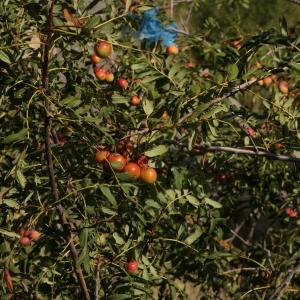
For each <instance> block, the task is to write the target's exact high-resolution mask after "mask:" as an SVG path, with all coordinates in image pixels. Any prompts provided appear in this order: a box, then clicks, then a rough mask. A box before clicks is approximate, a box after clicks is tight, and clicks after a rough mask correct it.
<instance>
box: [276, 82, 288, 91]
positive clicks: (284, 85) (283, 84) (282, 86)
mask: <svg viewBox="0 0 300 300" xmlns="http://www.w3.org/2000/svg"><path fill="white" fill-rule="evenodd" d="M278 88H279V90H280V92H281V93H283V94H287V93H288V92H289V84H288V83H287V82H286V81H284V80H280V81H279V82H278Z"/></svg>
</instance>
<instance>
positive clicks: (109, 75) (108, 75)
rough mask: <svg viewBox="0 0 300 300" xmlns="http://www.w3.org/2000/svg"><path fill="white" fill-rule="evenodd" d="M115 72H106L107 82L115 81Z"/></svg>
mask: <svg viewBox="0 0 300 300" xmlns="http://www.w3.org/2000/svg"><path fill="white" fill-rule="evenodd" d="M114 78H115V77H114V74H113V73H112V72H110V71H108V72H106V77H105V80H106V81H107V82H113V81H114Z"/></svg>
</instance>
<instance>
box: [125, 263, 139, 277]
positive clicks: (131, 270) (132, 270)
mask: <svg viewBox="0 0 300 300" xmlns="http://www.w3.org/2000/svg"><path fill="white" fill-rule="evenodd" d="M138 268H139V263H138V262H137V261H136V260H132V261H129V262H128V263H127V264H126V271H127V272H128V273H132V274H133V273H136V271H137V270H138Z"/></svg>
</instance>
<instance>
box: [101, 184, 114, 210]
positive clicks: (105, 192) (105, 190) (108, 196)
mask: <svg viewBox="0 0 300 300" xmlns="http://www.w3.org/2000/svg"><path fill="white" fill-rule="evenodd" d="M100 190H101V192H102V194H103V195H104V196H105V197H106V199H107V200H108V201H109V202H110V203H111V205H112V206H113V207H117V205H118V204H117V201H116V198H115V196H114V195H113V194H112V193H111V191H110V189H109V187H107V186H103V185H102V186H100Z"/></svg>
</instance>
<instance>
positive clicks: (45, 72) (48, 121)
mask: <svg viewBox="0 0 300 300" xmlns="http://www.w3.org/2000/svg"><path fill="white" fill-rule="evenodd" d="M54 4H55V0H52V1H51V3H50V7H49V10H48V27H47V39H46V43H45V47H44V55H43V59H42V87H43V90H44V93H46V92H47V88H48V82H49V52H50V49H51V43H52V40H51V39H52V32H53V8H54ZM49 108H50V105H49V101H48V99H47V97H45V100H44V112H45V121H44V126H45V150H46V157H47V165H48V171H49V180H50V186H51V191H52V196H53V198H54V201H55V202H59V193H58V188H57V182H56V179H55V175H54V164H53V157H52V149H51V144H50V140H51V125H52V117H51V115H50V114H49ZM56 210H57V212H58V214H59V217H60V220H61V222H62V224H63V225H64V226H63V228H64V231H65V234H66V236H67V240H68V244H69V247H70V251H71V256H72V259H73V263H74V269H75V274H76V276H77V279H78V280H79V283H80V288H81V291H82V294H83V299H84V300H90V296H89V291H88V289H87V285H86V282H85V279H84V276H83V272H82V269H81V267H77V266H76V261H77V258H78V253H77V250H76V247H75V245H74V242H73V237H72V234H71V232H70V229H69V227H70V224H69V222H68V220H67V218H66V217H65V214H64V207H63V206H62V205H61V204H58V205H56Z"/></svg>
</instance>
